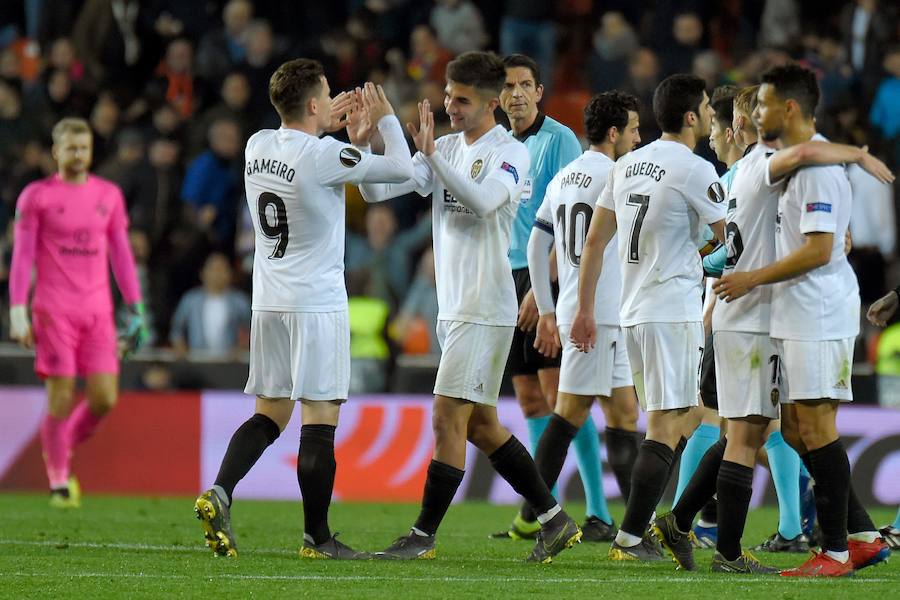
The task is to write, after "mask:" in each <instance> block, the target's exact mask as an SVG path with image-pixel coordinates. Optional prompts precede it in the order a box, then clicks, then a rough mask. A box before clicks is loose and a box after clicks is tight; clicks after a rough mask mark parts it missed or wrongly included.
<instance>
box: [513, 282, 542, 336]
mask: <svg viewBox="0 0 900 600" xmlns="http://www.w3.org/2000/svg"><path fill="white" fill-rule="evenodd" d="M539 316H540V315H539V314H538V308H537V302H535V301H534V290H528V292H526V294H525V297H524V298H522V306H520V307H519V318H518V320H517V321H516V326H518V328H519V329H521V330H522V331H534V328H535V326H536V325H537V324H538V317H539Z"/></svg>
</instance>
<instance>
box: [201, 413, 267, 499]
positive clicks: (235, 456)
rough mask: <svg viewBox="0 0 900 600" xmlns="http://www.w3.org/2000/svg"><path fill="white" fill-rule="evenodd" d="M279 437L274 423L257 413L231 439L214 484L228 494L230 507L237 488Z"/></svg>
mask: <svg viewBox="0 0 900 600" xmlns="http://www.w3.org/2000/svg"><path fill="white" fill-rule="evenodd" d="M279 435H281V429H280V428H279V427H278V425H277V424H276V423H275V421H273V420H272V419H270V418H269V417H267V416H266V415H262V414H259V413H256V414H255V415H253V416H252V417H250V418H249V419H247V420H246V421H244V424H243V425H241V426H240V427H238V428H237V431H235V432H234V435H232V436H231V441H230V442H228V449H227V450H225V457H224V458H223V459H222V466H220V467H219V474H218V475H216V481H215V485H218V486H219V487H221V488H222V489H223V490H225V493H226V494H228V498H226V500H227V502H228V504H231V497H232V495H233V494H234V486H236V485H237V484H238V481H240V480H241V479H243V478H244V476H245V475H247V473H249V472H250V469H251V468H253V465H255V464H256V461H258V460H259V457H260V456H262V453H263V452H265V450H266V448H268V447H269V446H270V445H272V442H274V441H275V440H277V439H278V436H279Z"/></svg>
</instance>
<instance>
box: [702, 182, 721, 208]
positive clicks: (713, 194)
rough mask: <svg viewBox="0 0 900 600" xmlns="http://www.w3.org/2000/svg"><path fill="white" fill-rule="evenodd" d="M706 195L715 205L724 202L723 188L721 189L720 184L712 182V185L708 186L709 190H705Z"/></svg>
mask: <svg viewBox="0 0 900 600" xmlns="http://www.w3.org/2000/svg"><path fill="white" fill-rule="evenodd" d="M706 195H707V196H709V199H710V200H712V201H713V202H715V203H716V204H721V203H722V202H724V201H725V188H724V187H722V183H721V182H719V181H714V182H713V183H712V185H710V186H709V189H708V190H706Z"/></svg>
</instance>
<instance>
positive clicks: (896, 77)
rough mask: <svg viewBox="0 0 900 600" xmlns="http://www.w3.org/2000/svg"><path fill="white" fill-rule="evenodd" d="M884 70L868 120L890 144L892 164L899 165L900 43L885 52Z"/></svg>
mask: <svg viewBox="0 0 900 600" xmlns="http://www.w3.org/2000/svg"><path fill="white" fill-rule="evenodd" d="M884 70H885V71H887V76H886V77H885V78H884V79H882V80H881V83H880V84H879V85H878V92H877V93H876V94H875V101H874V102H873V103H872V110H871V112H870V113H869V121H870V122H871V123H872V126H873V127H875V129H876V130H877V131H878V133H879V134H880V135H881V137H883V138H884V139H885V140H887V141H888V143H889V144H890V147H891V148H892V152H893V157H892V158H893V163H894V165H900V44H894V45H893V46H891V47H890V48H889V49H888V51H887V52H886V53H885V55H884Z"/></svg>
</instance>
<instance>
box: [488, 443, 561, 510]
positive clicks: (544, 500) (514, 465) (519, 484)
mask: <svg viewBox="0 0 900 600" xmlns="http://www.w3.org/2000/svg"><path fill="white" fill-rule="evenodd" d="M488 458H489V459H490V460H491V465H493V467H494V470H495V471H497V473H498V474H499V475H500V477H502V478H503V479H505V480H506V482H507V483H509V485H511V486H512V489H514V490H516V493H517V494H519V495H520V496H522V497H523V498H524V499H525V501H526V502H527V503H528V504H530V505H531V506H532V508H533V509H534V512H535V514H538V515H540V514H543V513H545V512H547V511H548V510H550V509H551V508H553V507H554V506H556V500H555V499H554V498H553V495H552V494H551V493H550V488H548V487H547V484H546V483H544V480H543V479H542V478H541V474H540V473H538V470H537V467H536V466H535V464H534V459H533V458H531V455H530V454H528V450H526V449H525V446H523V445H522V442H520V441H519V440H517V439H516V436H514V435H513V436H510V438H509V439H508V440H507V441H506V443H505V444H503V445H502V446H500V447H499V448H497V449H496V450H494V452H493V454H491V455H490V456H489V457H488Z"/></svg>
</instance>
